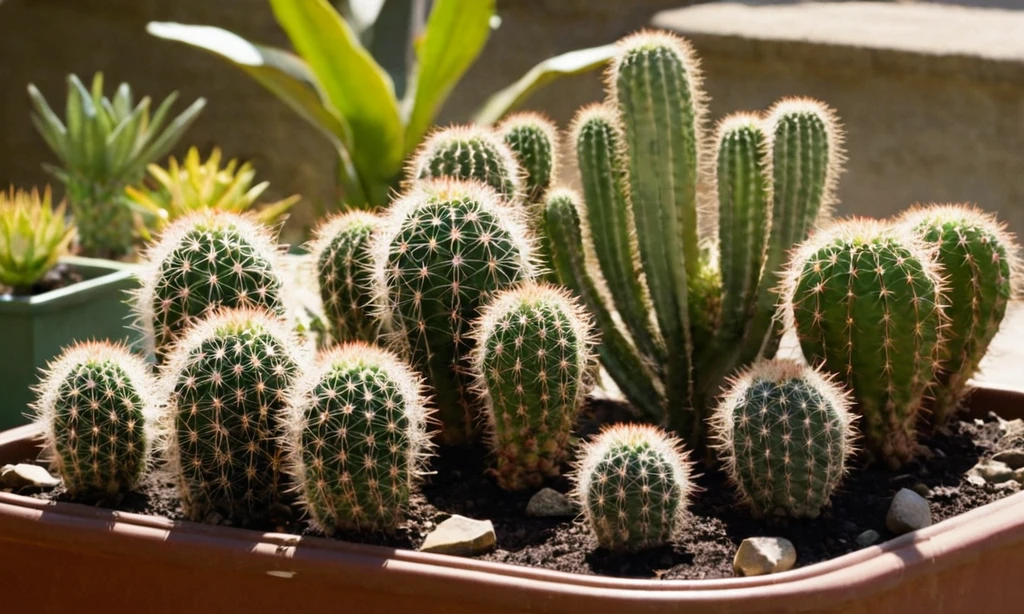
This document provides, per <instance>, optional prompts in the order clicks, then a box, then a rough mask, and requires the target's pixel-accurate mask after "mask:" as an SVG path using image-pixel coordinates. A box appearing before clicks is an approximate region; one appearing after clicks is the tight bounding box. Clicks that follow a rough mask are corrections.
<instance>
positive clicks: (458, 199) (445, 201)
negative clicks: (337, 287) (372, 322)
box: [371, 180, 536, 445]
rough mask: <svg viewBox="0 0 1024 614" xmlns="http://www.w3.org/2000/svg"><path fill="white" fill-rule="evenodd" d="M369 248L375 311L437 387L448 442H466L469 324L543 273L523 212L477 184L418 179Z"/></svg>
mask: <svg viewBox="0 0 1024 614" xmlns="http://www.w3.org/2000/svg"><path fill="white" fill-rule="evenodd" d="M371 251H372V253H373V258H372V261H373V267H374V268H373V285H374V297H375V299H374V306H375V309H376V316H377V317H378V318H379V319H380V321H381V322H382V327H383V329H384V330H385V331H388V332H389V333H390V334H391V336H392V338H393V339H394V341H395V343H396V344H397V346H398V347H400V348H402V351H401V352H400V353H402V354H404V355H407V356H409V358H410V359H411V360H410V361H411V362H412V363H413V366H414V367H415V368H417V369H420V370H421V371H422V372H423V373H424V374H425V375H426V376H427V380H428V381H429V383H430V384H431V386H432V387H433V390H434V394H435V396H434V400H435V404H436V405H437V407H438V417H439V418H440V420H441V423H442V431H441V436H442V439H443V441H444V442H445V443H447V444H450V445H458V444H463V443H466V442H467V441H468V440H469V439H470V438H471V436H472V435H473V434H474V432H475V429H474V428H473V423H472V418H473V415H474V413H475V409H476V406H477V399H476V398H475V395H473V394H472V393H471V392H470V391H469V389H468V384H469V383H470V381H469V379H468V374H466V373H465V372H464V365H463V363H462V361H463V360H464V359H465V358H466V357H467V356H468V352H469V350H470V349H471V348H472V343H471V339H470V337H469V325H470V322H472V321H473V320H474V319H476V317H477V315H478V309H479V308H480V306H481V305H483V304H485V303H486V302H487V301H488V300H489V299H490V298H491V297H492V296H494V295H495V294H496V293H497V292H499V291H500V290H503V289H505V288H508V287H510V286H514V285H516V284H518V283H520V282H523V281H527V280H530V279H533V278H535V276H536V271H535V268H536V266H535V264H534V247H533V245H532V243H531V240H530V238H529V234H528V232H527V229H526V226H525V224H524V222H523V220H522V219H521V212H520V211H519V210H518V209H517V208H514V207H512V206H510V205H507V204H505V203H504V202H503V201H502V200H501V198H500V197H499V196H498V194H497V193H496V192H494V191H493V190H492V189H490V188H488V187H486V186H484V185H483V184H481V183H479V182H475V181H472V182H459V181H451V180H433V181H424V182H420V183H418V184H416V185H415V186H414V187H413V188H412V189H411V190H410V191H409V192H408V193H407V194H406V195H404V196H403V197H402V198H400V199H399V200H397V201H396V202H395V203H393V204H392V206H391V208H390V209H389V211H388V213H387V215H386V217H385V218H384V221H383V222H382V227H381V231H380V232H379V233H377V234H376V235H375V237H374V241H373V247H372V249H371Z"/></svg>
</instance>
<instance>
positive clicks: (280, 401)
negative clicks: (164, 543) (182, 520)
mask: <svg viewBox="0 0 1024 614" xmlns="http://www.w3.org/2000/svg"><path fill="white" fill-rule="evenodd" d="M305 347H306V346H304V345H302V344H301V343H300V342H299V341H298V340H297V339H296V338H295V337H294V333H293V331H292V330H291V329H290V328H289V327H288V326H287V324H286V323H285V322H284V320H282V319H279V318H275V317H272V316H271V315H269V314H268V312H266V311H264V310H256V309H222V310H219V311H217V312H214V313H212V314H210V315H209V316H207V317H206V318H204V319H202V320H199V321H197V322H196V324H194V325H193V326H191V327H190V328H189V329H188V332H187V333H186V334H185V335H184V336H182V337H181V338H180V340H179V341H178V343H177V344H176V345H175V346H174V348H173V350H172V352H171V354H170V356H169V358H168V361H167V362H166V364H164V365H163V375H162V380H163V383H164V386H165V388H166V390H167V396H168V402H167V409H166V413H165V415H164V416H163V418H162V424H161V427H162V429H163V430H164V432H165V433H166V437H165V439H166V442H167V454H166V456H167V458H168V459H169V461H170V463H169V464H170V468H171V470H172V471H173V472H174V474H175V477H176V481H177V482H178V484H179V491H180V493H181V497H182V502H183V505H184V508H185V511H186V513H187V514H188V515H189V517H191V518H192V519H195V520H202V519H203V518H204V517H205V515H206V514H208V513H210V512H211V511H217V512H219V513H221V514H224V515H225V516H226V517H228V518H232V519H236V520H241V521H243V522H244V521H247V520H249V519H251V518H257V517H260V516H261V515H263V514H265V513H266V512H267V511H268V510H269V508H270V507H271V506H272V505H273V504H275V503H277V502H279V501H281V500H282V499H283V483H282V463H283V460H284V459H283V448H282V446H281V445H280V442H279V438H280V437H281V435H282V428H283V427H284V425H285V423H286V407H287V401H288V398H287V393H288V391H289V389H290V387H291V386H292V385H293V384H294V383H295V380H296V377H297V375H298V374H299V373H300V372H302V371H303V369H304V367H305V366H306V365H307V364H308V358H307V356H306V354H305V351H304V349H305Z"/></svg>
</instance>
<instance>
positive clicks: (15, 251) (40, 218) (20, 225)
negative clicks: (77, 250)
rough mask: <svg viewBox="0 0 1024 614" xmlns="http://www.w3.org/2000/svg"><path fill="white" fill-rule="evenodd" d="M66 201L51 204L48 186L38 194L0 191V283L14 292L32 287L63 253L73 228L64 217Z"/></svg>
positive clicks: (69, 243) (72, 239)
mask: <svg viewBox="0 0 1024 614" xmlns="http://www.w3.org/2000/svg"><path fill="white" fill-rule="evenodd" d="M65 209H66V204H65V203H64V202H63V201H61V203H60V204H59V205H57V207H54V206H53V200H52V196H51V193H50V186H46V188H45V189H44V190H43V193H42V195H40V194H39V190H38V189H36V188H32V191H31V192H26V191H25V190H15V189H14V186H11V187H10V189H9V190H8V192H7V193H6V194H4V193H3V192H0V284H3V285H4V286H6V287H8V288H10V290H11V292H12V293H13V294H16V295H24V294H29V293H31V289H32V286H33V285H35V284H36V282H38V281H39V280H40V279H42V278H43V277H45V276H46V274H47V273H49V272H50V270H51V269H53V267H54V266H56V264H57V261H58V260H60V258H61V257H62V256H65V255H67V253H68V252H69V250H70V247H71V243H72V242H73V241H74V240H75V236H76V228H75V225H74V223H71V222H68V221H67V218H66V216H65Z"/></svg>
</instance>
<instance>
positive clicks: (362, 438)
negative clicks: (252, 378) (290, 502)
mask: <svg viewBox="0 0 1024 614" xmlns="http://www.w3.org/2000/svg"><path fill="white" fill-rule="evenodd" d="M318 363H319V365H318V367H317V368H316V369H314V370H312V371H311V372H310V374H309V376H306V377H304V378H303V380H302V381H300V383H299V384H297V386H296V390H297V391H298V392H297V393H296V394H295V395H294V398H293V405H292V411H291V417H292V423H291V425H290V427H289V429H288V439H287V441H288V446H289V449H290V454H289V458H290V461H291V462H290V465H291V469H290V470H291V472H292V473H293V474H294V475H295V481H296V483H297V485H298V487H299V491H300V492H301V495H302V502H303V504H304V506H305V508H306V510H307V511H308V513H309V515H310V517H311V518H312V521H313V524H314V525H315V526H316V527H317V528H318V529H319V530H321V531H324V532H325V533H328V534H331V533H334V531H335V530H336V529H353V530H359V531H376V530H384V531H389V530H392V529H394V528H395V527H396V526H397V525H398V523H399V522H400V521H401V519H402V517H403V515H404V514H405V511H406V510H407V509H408V506H409V497H410V494H411V493H412V492H413V490H414V489H415V487H416V485H417V482H418V481H419V478H420V476H421V474H422V473H423V465H424V463H425V462H426V460H427V458H428V457H429V455H430V453H431V448H432V445H431V443H430V441H429V436H428V433H427V422H428V417H429V414H430V411H429V410H428V409H427V407H426V405H425V397H424V392H425V391H424V387H423V384H422V379H421V377H420V376H419V374H417V373H416V372H415V371H413V370H412V369H411V368H410V367H409V366H408V365H407V364H405V363H404V362H402V361H401V360H400V359H399V358H398V357H397V356H396V355H394V354H392V353H391V352H387V351H384V350H381V349H379V348H376V347H374V346H371V345H367V344H365V343H363V342H352V343H347V344H343V345H340V346H337V347H335V348H334V349H332V350H329V351H327V352H325V353H323V354H321V355H320V356H319V358H318Z"/></svg>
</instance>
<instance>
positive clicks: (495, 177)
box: [409, 125, 525, 203]
mask: <svg viewBox="0 0 1024 614" xmlns="http://www.w3.org/2000/svg"><path fill="white" fill-rule="evenodd" d="M522 173H523V171H522V169H521V168H520V166H519V163H518V162H516V158H515V154H514V153H513V152H512V150H511V149H510V148H509V146H508V145H506V144H505V142H504V141H503V140H502V139H501V137H500V136H498V134H496V133H495V132H493V131H492V130H491V129H489V128H486V127H482V126H476V125H469V126H452V127H449V128H442V129H439V130H437V131H435V132H434V133H433V134H432V135H430V136H429V137H428V138H427V140H426V141H425V142H424V143H423V145H422V146H420V149H419V151H418V152H417V153H416V156H415V157H414V158H413V160H412V168H411V169H410V172H409V175H410V176H411V177H412V178H413V180H415V181H418V180H423V179H442V178H447V179H454V180H461V181H470V180H476V181H480V182H482V183H484V184H486V185H488V186H490V187H491V188H493V189H494V191H496V192H497V193H498V194H500V195H501V197H502V198H504V199H505V200H506V201H508V202H516V203H518V202H520V201H521V200H522V198H523V195H524V193H525V192H524V189H523V177H522Z"/></svg>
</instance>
